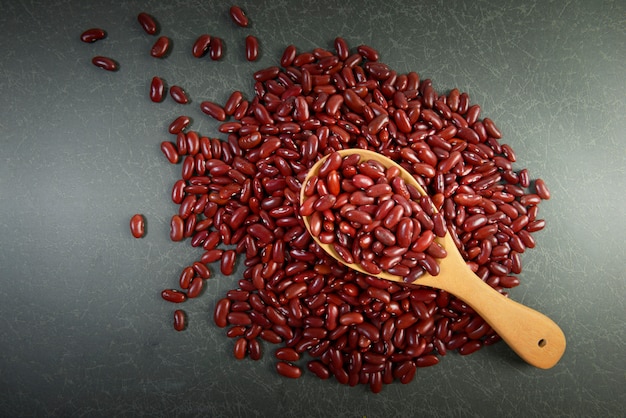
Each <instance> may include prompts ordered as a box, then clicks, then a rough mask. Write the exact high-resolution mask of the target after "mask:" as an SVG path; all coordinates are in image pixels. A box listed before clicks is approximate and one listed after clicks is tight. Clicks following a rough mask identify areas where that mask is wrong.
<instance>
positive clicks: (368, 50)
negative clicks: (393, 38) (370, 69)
mask: <svg viewBox="0 0 626 418" xmlns="http://www.w3.org/2000/svg"><path fill="white" fill-rule="evenodd" d="M356 50H357V51H358V53H359V54H360V55H361V56H362V57H363V58H365V59H366V60H368V61H378V58H379V54H378V51H376V50H375V49H374V48H372V47H371V46H368V45H359V46H358V47H357V49H356Z"/></svg>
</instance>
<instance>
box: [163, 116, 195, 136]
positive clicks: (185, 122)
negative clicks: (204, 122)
mask: <svg viewBox="0 0 626 418" xmlns="http://www.w3.org/2000/svg"><path fill="white" fill-rule="evenodd" d="M190 123H191V119H190V118H189V117H188V116H184V115H183V116H179V117H177V118H176V119H174V120H173V121H172V123H170V126H169V128H168V131H169V133H171V134H173V135H176V134H178V133H179V132H182V131H183V130H184V129H185V128H187V126H189V124H190Z"/></svg>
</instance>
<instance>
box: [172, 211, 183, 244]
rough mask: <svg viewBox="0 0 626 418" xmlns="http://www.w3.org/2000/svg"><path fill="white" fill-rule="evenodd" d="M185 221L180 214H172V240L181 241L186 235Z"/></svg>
mask: <svg viewBox="0 0 626 418" xmlns="http://www.w3.org/2000/svg"><path fill="white" fill-rule="evenodd" d="M184 228H185V221H184V220H183V218H181V217H180V216H179V215H174V216H172V220H171V222H170V239H171V240H172V241H181V240H182V239H183V235H184Z"/></svg>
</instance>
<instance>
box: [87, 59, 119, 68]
mask: <svg viewBox="0 0 626 418" xmlns="http://www.w3.org/2000/svg"><path fill="white" fill-rule="evenodd" d="M91 62H92V64H93V65H95V66H96V67H99V68H102V69H103V70H107V71H117V70H119V68H120V66H119V64H118V63H117V61H115V60H113V59H112V58H108V57H103V56H100V55H98V56H95V57H93V58H92V59H91Z"/></svg>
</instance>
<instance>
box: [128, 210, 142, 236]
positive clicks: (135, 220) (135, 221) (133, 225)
mask: <svg viewBox="0 0 626 418" xmlns="http://www.w3.org/2000/svg"><path fill="white" fill-rule="evenodd" d="M145 229H146V221H145V219H144V217H143V215H141V214H139V213H137V214H135V215H133V216H132V218H130V232H131V234H132V235H133V237H135V238H143V236H144V234H145Z"/></svg>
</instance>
